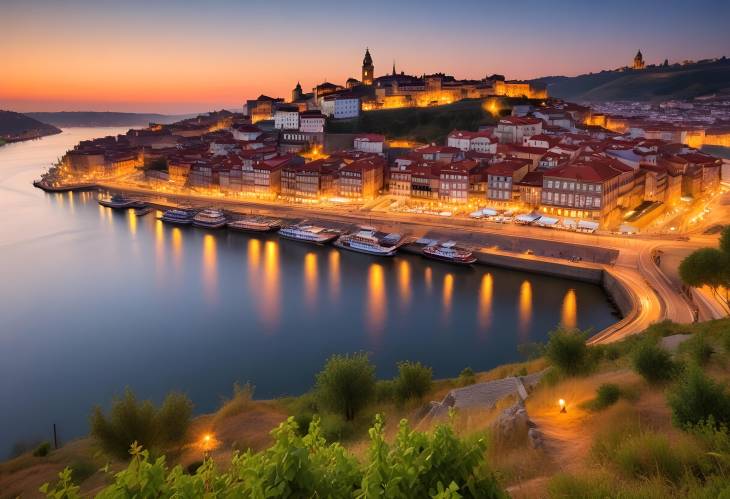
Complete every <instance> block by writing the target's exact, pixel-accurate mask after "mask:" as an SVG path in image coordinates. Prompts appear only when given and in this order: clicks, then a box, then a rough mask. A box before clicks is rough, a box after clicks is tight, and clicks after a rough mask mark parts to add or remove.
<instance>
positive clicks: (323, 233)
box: [278, 225, 339, 244]
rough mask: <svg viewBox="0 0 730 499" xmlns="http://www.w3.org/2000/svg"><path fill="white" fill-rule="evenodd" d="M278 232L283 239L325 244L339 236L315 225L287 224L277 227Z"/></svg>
mask: <svg viewBox="0 0 730 499" xmlns="http://www.w3.org/2000/svg"><path fill="white" fill-rule="evenodd" d="M278 234H279V235H280V236H281V237H283V238H285V239H291V240H293V241H301V242H305V243H313V244H327V243H329V242H332V241H334V240H335V239H336V238H337V236H339V233H337V232H335V231H332V230H329V229H326V228H324V227H318V226H316V225H289V226H287V227H282V228H281V229H279V232H278Z"/></svg>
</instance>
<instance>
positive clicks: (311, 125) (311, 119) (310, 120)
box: [299, 110, 327, 133]
mask: <svg viewBox="0 0 730 499" xmlns="http://www.w3.org/2000/svg"><path fill="white" fill-rule="evenodd" d="M326 120H327V117H326V116H325V115H323V114H322V113H321V112H320V111H318V110H312V111H304V112H302V113H300V114H299V131H300V132H307V133H323V132H324V124H325V121H326Z"/></svg>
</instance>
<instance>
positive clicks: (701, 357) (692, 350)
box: [680, 333, 715, 366]
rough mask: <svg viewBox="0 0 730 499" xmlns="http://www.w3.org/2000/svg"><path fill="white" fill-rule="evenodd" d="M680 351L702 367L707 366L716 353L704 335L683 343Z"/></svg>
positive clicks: (697, 335) (700, 334) (693, 337)
mask: <svg viewBox="0 0 730 499" xmlns="http://www.w3.org/2000/svg"><path fill="white" fill-rule="evenodd" d="M680 349H681V350H682V351H683V352H684V353H686V354H687V355H688V356H689V357H690V358H691V359H692V360H693V361H694V362H696V363H697V364H698V365H700V366H704V365H705V364H707V363H708V362H709V361H710V357H712V354H714V353H715V349H714V348H712V345H710V343H709V342H708V341H707V337H706V336H705V334H704V333H696V334H694V335H693V336H692V338H690V339H689V340H687V341H685V342H684V343H682V345H681V346H680Z"/></svg>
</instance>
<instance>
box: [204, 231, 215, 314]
mask: <svg viewBox="0 0 730 499" xmlns="http://www.w3.org/2000/svg"><path fill="white" fill-rule="evenodd" d="M203 295H204V296H205V298H206V301H207V302H208V303H215V302H216V301H217V300H218V267H217V252H216V241H215V237H213V235H212V234H205V235H204V236H203Z"/></svg>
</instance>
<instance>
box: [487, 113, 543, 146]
mask: <svg viewBox="0 0 730 499" xmlns="http://www.w3.org/2000/svg"><path fill="white" fill-rule="evenodd" d="M540 133H542V120H539V119H537V118H530V117H518V116H506V117H504V118H502V119H500V120H499V122H497V129H496V130H495V132H494V134H495V136H496V137H497V139H498V140H499V143H500V144H521V143H522V140H523V139H524V138H525V137H531V136H532V135H538V134H540Z"/></svg>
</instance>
